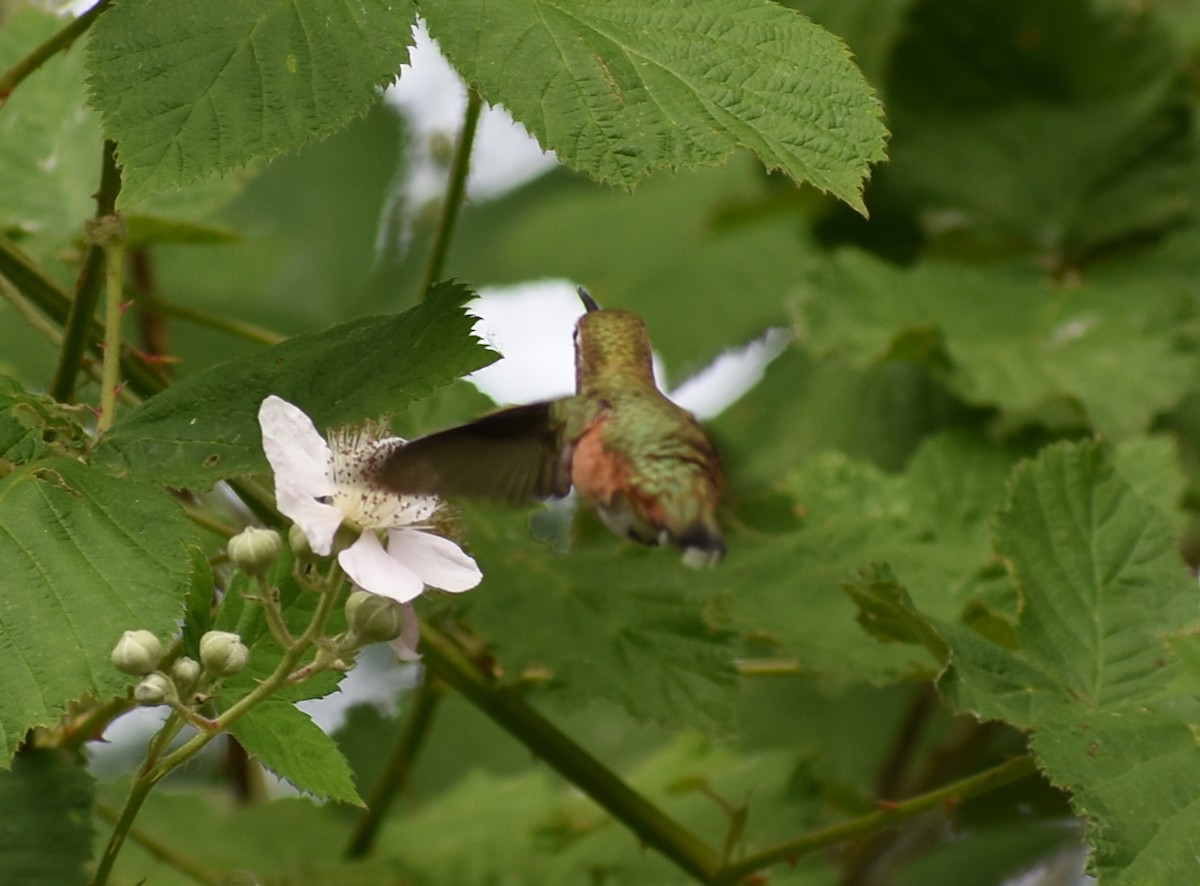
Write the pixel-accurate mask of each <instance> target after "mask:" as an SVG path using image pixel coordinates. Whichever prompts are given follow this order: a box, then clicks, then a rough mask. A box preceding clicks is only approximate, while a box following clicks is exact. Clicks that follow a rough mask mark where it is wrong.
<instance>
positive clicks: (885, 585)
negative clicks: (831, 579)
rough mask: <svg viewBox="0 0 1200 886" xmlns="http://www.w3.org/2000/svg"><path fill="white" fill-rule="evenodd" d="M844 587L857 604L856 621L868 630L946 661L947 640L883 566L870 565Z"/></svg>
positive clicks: (882, 637) (883, 638)
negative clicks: (926, 651)
mask: <svg viewBox="0 0 1200 886" xmlns="http://www.w3.org/2000/svg"><path fill="white" fill-rule="evenodd" d="M844 587H845V589H846V593H848V594H849V595H850V598H851V599H852V600H853V601H854V602H855V604H856V605H857V606H858V621H859V624H861V625H862V626H863V629H864V630H866V632H867V633H869V634H871V635H872V636H873V637H875V638H876V639H878V640H881V641H883V642H885V643H914V644H918V645H921V646H925V647H926V648H927V649H929V651H930V652H932V653H933V654H934V656H935V657H936V658H937V659H938V660H939V661H942V662H947V661H949V659H950V650H949V648H948V647H947V646H946V641H945V640H943V639H942V638H941V636H940V635H939V634H938V633H937V631H935V630H933V628H932V626H931V625H930V624H929V622H928V621H926V620H925V618H924V617H922V616H921V615H920V614H919V613H918V612H917V611H916V609H915V608H914V607H913V602H912V599H911V598H910V597H909V596H908V592H907V591H905V590H904V588H903V587H901V586H900V584H899V583H898V582H897V581H896V577H895V576H894V575H892V571H891V569H889V568H888V567H887V566H886V565H882V564H878V563H876V564H872V565H871V567H869V568H867V569H864V570H863V571H862V572H861V573H860V574H859V575H858V576H857V577H856V578H855V580H854V581H852V582H847V583H846V584H845V585H844Z"/></svg>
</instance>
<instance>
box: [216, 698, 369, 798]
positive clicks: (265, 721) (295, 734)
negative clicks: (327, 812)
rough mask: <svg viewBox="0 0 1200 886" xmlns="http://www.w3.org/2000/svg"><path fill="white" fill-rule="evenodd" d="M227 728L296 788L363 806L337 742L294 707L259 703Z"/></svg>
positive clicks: (261, 761)
mask: <svg viewBox="0 0 1200 886" xmlns="http://www.w3.org/2000/svg"><path fill="white" fill-rule="evenodd" d="M229 731H230V732H231V733H232V734H233V737H234V738H236V739H237V740H238V741H239V742H241V744H242V746H243V747H244V748H245V749H246V750H247V751H248V752H249V753H250V754H251V755H252V756H253V757H254V758H255V759H257V760H258V761H259V762H260V763H262V764H263V765H264V766H266V767H267V768H268V769H270V770H271V771H272V772H274V773H275V774H276V775H278V776H279V777H280V778H283V779H286V780H287V781H289V782H291V783H292V785H294V786H295V787H296V788H298V789H299V790H302V791H306V792H308V793H310V794H312V795H314V796H315V797H318V798H320V799H325V800H336V801H338V802H339V803H350V804H353V805H355V806H363V807H365V804H364V803H363V801H362V798H361V797H359V796H358V791H357V790H356V789H355V787H354V776H353V774H352V773H351V772H350V764H349V763H347V762H346V758H345V757H343V756H342V753H341V751H339V750H338V746H337V743H336V742H335V741H334V740H333V739H332V738H330V737H329V736H328V735H326V734H325V733H324V732H322V731H321V727H319V726H318V725H317V724H316V723H314V722H313V721H312V718H311V717H309V716H308V714H306V713H304V712H303V711H301V710H299V709H297V708H296V707H295V705H292V704H289V703H288V702H277V701H266V702H263V703H262V704H260V705H257V706H255V707H253V708H251V709H250V710H249V711H247V712H246V713H245V714H244V715H243V716H242V717H239V718H238V719H237V720H235V721H234V722H233V725H232V726H230V727H229Z"/></svg>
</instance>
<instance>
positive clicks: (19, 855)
mask: <svg viewBox="0 0 1200 886" xmlns="http://www.w3.org/2000/svg"><path fill="white" fill-rule="evenodd" d="M92 792H93V782H92V777H91V776H90V775H88V773H87V771H86V770H84V769H83V768H82V767H80V766H78V765H74V764H71V763H68V762H66V761H64V759H63V758H62V756H61V755H60V754H58V753H56V752H55V751H54V750H52V749H46V750H31V751H27V752H25V753H22V754H20V755H19V756H18V757H17V758H16V760H14V761H13V767H12V769H11V770H10V771H8V772H0V808H3V809H6V810H9V814H8V815H6V816H5V818H6V822H5V826H4V827H3V828H0V869H2V870H3V871H4V877H5V879H6V880H7V881H8V882H10V883H20V884H22V886H59V884H62V883H82V882H84V881H85V880H86V879H87V874H86V872H85V871H84V865H85V864H87V862H88V861H89V860H91V857H92V814H91V813H92Z"/></svg>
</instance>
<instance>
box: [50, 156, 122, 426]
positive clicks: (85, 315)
mask: <svg viewBox="0 0 1200 886" xmlns="http://www.w3.org/2000/svg"><path fill="white" fill-rule="evenodd" d="M120 190H121V170H120V167H118V166H117V145H116V143H115V142H114V141H112V140H111V139H105V140H104V159H103V164H102V166H101V168H100V190H99V191H98V192H97V194H96V219H97V220H99V219H103V218H107V217H109V216H113V215H116V211H117V194H118V193H120ZM103 263H104V247H103V246H101V245H100V244H99V243H97V242H95V240H93V241H92V242H90V243H89V244H88V247H87V252H86V254H85V255H84V258H83V268H82V270H81V271H80V272H79V278H78V279H77V280H76V282H75V297H74V298H73V299H72V301H71V308H70V312H69V313H68V315H67V323H66V334H65V335H64V337H63V345H62V349H61V350H60V351H59V354H58V365H57V366H56V367H55V369H54V380H53V381H52V382H51V384H50V393H51V394H52V395H53V397H54V399H55V400H58V401H59V402H61V403H70V402H71V401H73V400H74V399H75V377H76V376H77V375H78V374H79V365H80V363H81V362H82V361H83V352H84V351H85V350H86V349H87V346H88V339H89V335H90V333H91V328H92V323H93V322H94V318H93V316H92V315H93V313H94V312H95V310H96V299H97V298H98V297H99V293H100V267H101V265H102V264H103ZM106 334H107V331H106ZM119 357H120V349H118V350H117V352H116V353H115V354H113V356H112V359H118V358H119ZM106 359H107V355H106Z"/></svg>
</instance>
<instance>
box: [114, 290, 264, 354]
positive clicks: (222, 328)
mask: <svg viewBox="0 0 1200 886" xmlns="http://www.w3.org/2000/svg"><path fill="white" fill-rule="evenodd" d="M137 298H138V303H139V304H143V305H145V306H146V307H148V308H151V309H153V310H155V311H158V312H160V313H162V314H166V315H167V316H168V317H175V318H177V319H180V320H188V321H191V322H192V323H195V324H196V325H197V326H206V327H208V328H209V329H215V330H217V331H218V332H226V333H228V334H230V335H236V336H238V337H239V338H244V339H246V340H247V341H252V342H256V343H258V344H263V345H277V344H279V343H280V342H281V341H285V340H286V339H287V336H286V335H281V334H280V333H278V332H273V331H271V330H270V329H266V328H264V327H262V326H257V325H255V324H254V323H243V322H242V321H240V320H234V319H232V318H229V317H221V316H219V315H217V314H210V313H208V312H207V311H201V310H199V309H198V308H190V307H187V306H186V305H177V304H175V303H174V302H170V301H167V300H166V299H163V298H158V297H156V296H149V295H145V294H141V295H139V296H138V297H137Z"/></svg>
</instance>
